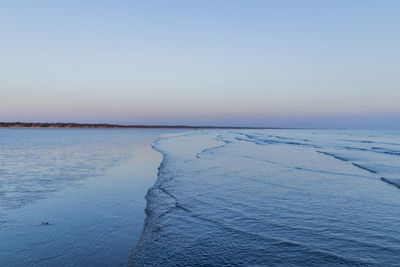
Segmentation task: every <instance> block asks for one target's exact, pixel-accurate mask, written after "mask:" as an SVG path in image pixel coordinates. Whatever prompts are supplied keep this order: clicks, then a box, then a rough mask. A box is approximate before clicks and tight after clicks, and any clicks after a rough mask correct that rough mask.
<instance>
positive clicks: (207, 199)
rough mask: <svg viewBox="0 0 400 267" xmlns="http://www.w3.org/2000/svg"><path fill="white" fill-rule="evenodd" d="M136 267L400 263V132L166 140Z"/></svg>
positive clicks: (200, 135)
mask: <svg viewBox="0 0 400 267" xmlns="http://www.w3.org/2000/svg"><path fill="white" fill-rule="evenodd" d="M154 146H155V148H156V149H157V150H159V151H160V152H162V153H163V154H164V159H163V162H162V164H161V166H160V170H159V178H158V180H157V182H156V184H155V185H154V187H153V188H152V189H151V190H150V191H149V192H148V194H147V196H146V199H147V201H148V203H147V214H148V217H147V219H146V222H145V228H144V232H143V235H142V236H141V238H140V240H139V242H138V243H137V245H136V247H135V249H134V251H133V253H132V255H131V262H130V263H131V264H133V265H136V266H176V265H183V264H186V265H245V266H252V265H261V266H271V265H283V266H288V265H296V266H299V265H300V266H310V265H339V264H344V265H381V266H382V265H384V266H393V265H399V264H400V189H399V188H398V187H397V186H399V184H400V183H399V181H400V133H399V132H378V131H375V132H374V131H315V130H304V131H300V130H257V131H256V130H241V131H198V132H191V133H185V134H180V135H177V136H174V137H168V138H164V139H161V140H159V141H157V142H156V143H155V145H154Z"/></svg>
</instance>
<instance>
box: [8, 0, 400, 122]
mask: <svg viewBox="0 0 400 267" xmlns="http://www.w3.org/2000/svg"><path fill="white" fill-rule="evenodd" d="M399 13H400V1H395V0H393V1H387V0H375V1H369V0H352V1H348V0H342V1H341V0H335V1H319V0H318V1H311V0H304V1H297V0H293V1H289V0H280V1H272V0H271V1H268V0H264V1H256V0H241V1H238V0H225V1H224V0H213V1H207V0H202V1H200V0H194V1H187V0H182V1H177V0H168V1H165V0H160V1H152V0H142V1H122V0H112V1H111V0H110V1H101V0H96V1H94V0H93V1H90V0H87V1H81V0H79V1H76V0H68V1H42V0H31V1H23V0H21V1H12V0H10V1H6V0H5V1H0V121H24V122H92V123H96V122H106V123H118V124H148V125H151V124H165V125H173V124H185V125H222V126H228V125H229V126H264V127H322V128H368V129H380V128H384V129H400V49H399V47H400V16H399Z"/></svg>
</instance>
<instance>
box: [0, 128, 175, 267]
mask: <svg viewBox="0 0 400 267" xmlns="http://www.w3.org/2000/svg"><path fill="white" fill-rule="evenodd" d="M165 132H167V131H159V130H125V129H124V130H116V129H112V130H99V129H96V130H69V129H68V130H61V129H4V130H0V162H1V165H0V240H1V242H0V263H1V264H0V265H1V266H3V265H4V266H29V265H36V266H55V265H56V266H60V265H61V266H62V265H64V266H87V265H91V266H95V265H97V266H98V265H106V266H115V265H126V262H127V258H128V255H129V252H130V250H131V248H132V247H133V246H134V244H135V242H136V240H137V239H138V237H139V235H140V232H141V229H142V225H143V220H144V216H145V214H144V207H145V200H144V195H145V194H146V191H147V189H148V188H149V187H150V186H151V185H152V184H154V181H155V179H156V175H157V167H158V165H159V163H160V161H161V158H162V156H161V154H160V153H158V152H156V151H154V150H153V149H152V148H151V144H152V142H153V141H154V140H155V139H156V138H157V136H159V135H160V134H162V133H165Z"/></svg>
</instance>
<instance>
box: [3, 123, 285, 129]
mask: <svg viewBox="0 0 400 267" xmlns="http://www.w3.org/2000/svg"><path fill="white" fill-rule="evenodd" d="M1 128H12V129H18V128H35V129H37V128H40V129H41V128H51V129H58V128H66V129H69V128H84V129H93V128H95V129H96V128H99V129H283V128H274V127H237V126H207V125H200V126H190V125H121V124H108V123H69V122H66V123H65V122H54V123H47V122H0V129H1Z"/></svg>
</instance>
